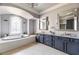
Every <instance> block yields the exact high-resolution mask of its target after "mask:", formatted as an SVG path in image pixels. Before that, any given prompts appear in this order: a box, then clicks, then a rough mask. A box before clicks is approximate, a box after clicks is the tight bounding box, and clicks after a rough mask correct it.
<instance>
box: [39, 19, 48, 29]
mask: <svg viewBox="0 0 79 59" xmlns="http://www.w3.org/2000/svg"><path fill="white" fill-rule="evenodd" d="M48 25H49V21H48V17H45V18H43V19H41V20H40V21H39V29H41V30H48Z"/></svg>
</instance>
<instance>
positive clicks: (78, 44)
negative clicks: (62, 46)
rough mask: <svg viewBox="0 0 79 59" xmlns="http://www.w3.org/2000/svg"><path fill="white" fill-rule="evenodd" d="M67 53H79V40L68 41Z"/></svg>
mask: <svg viewBox="0 0 79 59" xmlns="http://www.w3.org/2000/svg"><path fill="white" fill-rule="evenodd" d="M67 53H69V54H72V55H79V40H78V39H73V38H72V39H71V40H70V42H68V43H67Z"/></svg>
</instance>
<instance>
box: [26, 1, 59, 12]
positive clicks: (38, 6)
mask: <svg viewBox="0 0 79 59" xmlns="http://www.w3.org/2000/svg"><path fill="white" fill-rule="evenodd" d="M57 4H58V3H26V4H25V5H26V6H28V7H30V8H33V9H34V10H36V11H37V12H42V11H44V10H46V9H48V8H50V7H53V6H55V5H57ZM32 5H33V6H32Z"/></svg>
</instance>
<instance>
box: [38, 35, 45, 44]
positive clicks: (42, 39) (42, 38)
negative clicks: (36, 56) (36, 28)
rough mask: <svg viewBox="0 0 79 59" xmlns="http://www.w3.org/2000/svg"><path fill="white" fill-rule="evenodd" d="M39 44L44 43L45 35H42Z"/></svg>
mask: <svg viewBox="0 0 79 59" xmlns="http://www.w3.org/2000/svg"><path fill="white" fill-rule="evenodd" d="M39 42H40V43H44V35H43V34H40V38H39Z"/></svg>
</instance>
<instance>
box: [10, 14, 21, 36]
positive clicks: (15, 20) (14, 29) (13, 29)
mask: <svg viewBox="0 0 79 59" xmlns="http://www.w3.org/2000/svg"><path fill="white" fill-rule="evenodd" d="M21 33H22V19H21V18H20V17H17V16H12V17H10V34H11V35H15V34H21Z"/></svg>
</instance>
